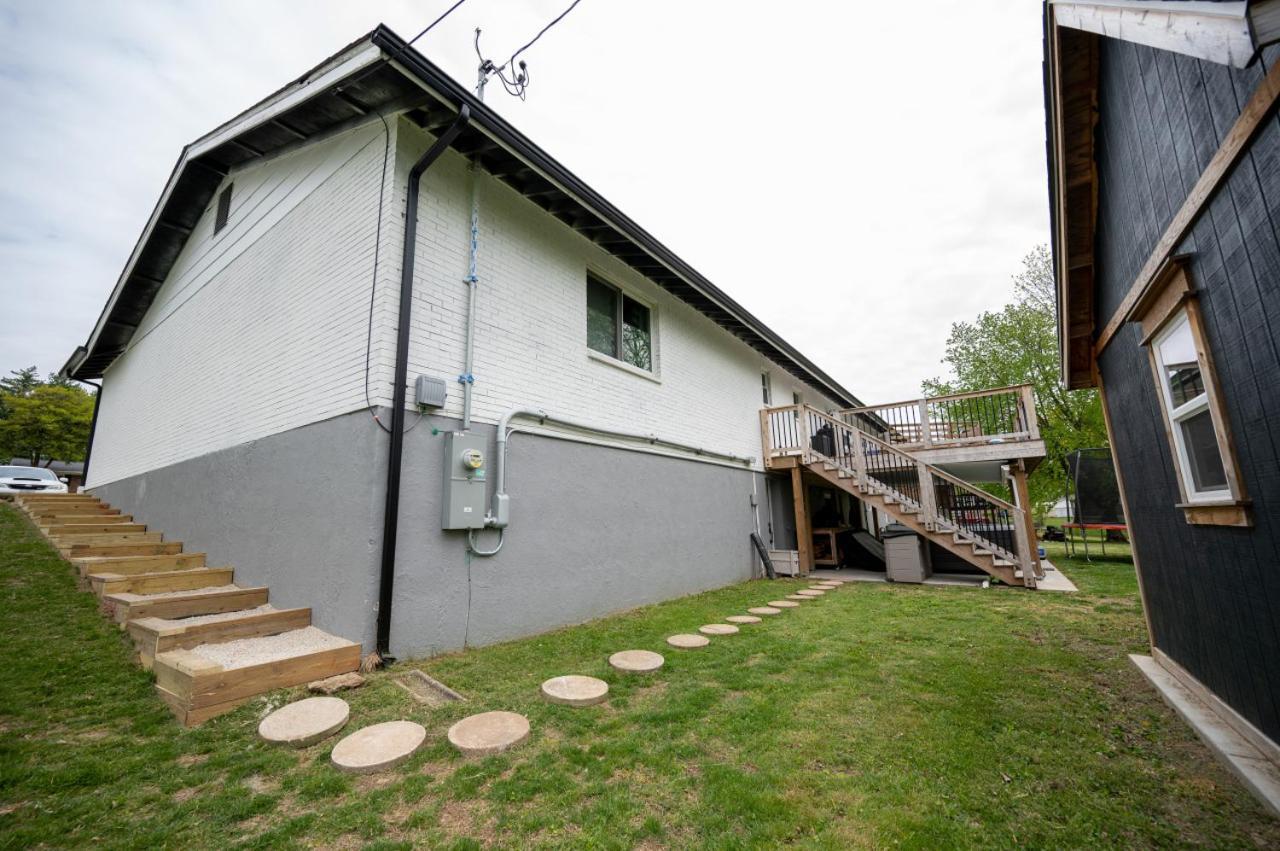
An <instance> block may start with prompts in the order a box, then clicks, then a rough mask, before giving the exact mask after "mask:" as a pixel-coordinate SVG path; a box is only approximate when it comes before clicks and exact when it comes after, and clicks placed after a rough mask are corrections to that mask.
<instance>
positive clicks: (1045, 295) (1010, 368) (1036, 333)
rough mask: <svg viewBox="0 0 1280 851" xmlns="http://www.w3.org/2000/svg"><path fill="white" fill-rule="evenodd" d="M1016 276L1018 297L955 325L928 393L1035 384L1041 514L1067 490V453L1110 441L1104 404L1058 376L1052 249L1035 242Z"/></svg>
mask: <svg viewBox="0 0 1280 851" xmlns="http://www.w3.org/2000/svg"><path fill="white" fill-rule="evenodd" d="M1022 265H1023V268H1022V271H1021V272H1020V273H1018V274H1017V275H1015V276H1014V278H1013V283H1014V293H1015V296H1016V298H1017V300H1016V301H1015V302H1013V303H1012V304H1007V305H1005V306H1004V308H1003V309H1001V310H999V311H997V312H984V313H982V314H981V315H979V316H978V318H977V319H976V320H974V321H973V322H957V323H955V324H954V325H952V326H951V334H950V336H949V337H948V338H947V349H946V352H947V353H946V357H944V358H943V363H945V364H947V365H948V366H949V367H950V370H951V373H952V376H953V377H951V378H950V379H946V380H944V379H941V378H933V379H929V380H927V381H925V382H924V384H923V389H924V392H925V393H926V394H927V395H930V396H935V395H945V394H948V393H964V392H968V391H971V390H985V389H987V388H990V387H1006V386H1009V385H1013V384H1032V385H1034V386H1035V392H1036V415H1037V417H1038V419H1039V421H1040V436H1041V437H1042V438H1044V443H1045V455H1046V457H1045V460H1044V461H1043V462H1042V463H1041V464H1040V466H1039V467H1037V468H1036V470H1035V472H1034V473H1032V474H1031V477H1030V478H1029V479H1028V482H1027V485H1028V490H1029V491H1030V495H1031V502H1032V505H1033V507H1034V509H1035V511H1036V512H1037V513H1043V512H1044V511H1046V510H1047V509H1048V508H1049V507H1050V506H1051V505H1052V504H1053V503H1054V502H1056V501H1057V500H1058V499H1059V498H1060V497H1062V496H1063V495H1064V494H1065V493H1066V483H1067V456H1068V455H1069V454H1070V453H1071V452H1073V451H1074V450H1076V449H1082V448H1085V447H1090V446H1106V445H1107V431H1106V426H1105V424H1104V421H1103V418H1102V403H1101V401H1100V400H1099V398H1098V394H1097V392H1096V391H1093V390H1067V389H1065V388H1064V387H1063V386H1062V384H1061V382H1060V381H1059V372H1058V370H1059V364H1058V337H1057V315H1056V308H1055V295H1056V290H1055V286H1054V277H1053V260H1052V257H1051V256H1050V254H1049V249H1048V248H1047V247H1045V246H1043V245H1040V246H1037V247H1036V248H1035V249H1034V250H1033V251H1032V252H1031V253H1030V254H1028V255H1027V256H1026V257H1024V258H1023V260H1022Z"/></svg>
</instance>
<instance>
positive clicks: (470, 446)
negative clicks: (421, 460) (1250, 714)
mask: <svg viewBox="0 0 1280 851" xmlns="http://www.w3.org/2000/svg"><path fill="white" fill-rule="evenodd" d="M487 450H488V441H487V440H486V439H485V437H484V436H483V435H479V434H468V433H466V432H462V431H449V432H445V435H444V493H443V494H442V499H441V502H442V504H443V512H444V518H443V527H442V528H445V529H483V528H484V502H485V499H484V498H485V472H486V469H487V467H488V458H487V457H486V452H487Z"/></svg>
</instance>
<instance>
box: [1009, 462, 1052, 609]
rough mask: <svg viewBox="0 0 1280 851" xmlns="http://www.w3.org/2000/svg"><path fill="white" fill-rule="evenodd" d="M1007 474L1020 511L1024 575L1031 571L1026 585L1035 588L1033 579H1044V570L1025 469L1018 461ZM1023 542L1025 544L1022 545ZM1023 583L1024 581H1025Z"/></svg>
mask: <svg viewBox="0 0 1280 851" xmlns="http://www.w3.org/2000/svg"><path fill="white" fill-rule="evenodd" d="M1009 472H1010V473H1012V474H1013V497H1014V502H1015V503H1017V506H1018V508H1020V509H1022V525H1021V528H1020V529H1019V530H1018V531H1019V534H1018V535H1017V539H1018V545H1019V546H1025V547H1026V550H1025V552H1026V558H1024V559H1023V561H1024V562H1026V563H1025V564H1024V565H1023V568H1022V569H1023V572H1024V574H1025V573H1026V572H1027V568H1028V567H1029V568H1030V569H1031V575H1032V577H1034V578H1033V579H1032V581H1031V582H1030V583H1028V584H1030V585H1031V587H1035V579H1040V578H1043V577H1044V568H1043V567H1041V566H1040V552H1039V549H1038V546H1039V542H1038V541H1037V540H1036V519H1035V517H1033V516H1032V514H1031V492H1030V491H1029V490H1028V489H1027V467H1026V465H1025V464H1024V463H1023V462H1022V459H1018V460H1017V461H1015V462H1014V463H1012V464H1010V465H1009ZM1024 542H1025V544H1024ZM1023 581H1026V580H1025V579H1024V580H1023Z"/></svg>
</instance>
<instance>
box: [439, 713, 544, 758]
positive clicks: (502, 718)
mask: <svg viewBox="0 0 1280 851" xmlns="http://www.w3.org/2000/svg"><path fill="white" fill-rule="evenodd" d="M527 738H529V719H528V718H525V717H524V716H523V715H520V714H517V713H515V712H481V713H480V714H479V715H472V716H470V717H467V718H463V719H462V720H461V721H459V722H458V723H457V724H454V725H453V726H452V727H450V728H449V744H451V745H453V746H454V747H455V748H457V749H458V750H460V751H462V753H463V754H464V755H465V756H488V755H489V754H495V753H502V752H503V751H505V750H506V749H507V748H514V747H515V746H516V745H518V744H520V743H521V742H523V741H524V740H525V739H527Z"/></svg>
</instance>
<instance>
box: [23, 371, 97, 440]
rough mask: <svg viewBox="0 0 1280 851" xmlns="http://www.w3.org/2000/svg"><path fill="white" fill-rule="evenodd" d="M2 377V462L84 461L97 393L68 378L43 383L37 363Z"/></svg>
mask: <svg viewBox="0 0 1280 851" xmlns="http://www.w3.org/2000/svg"><path fill="white" fill-rule="evenodd" d="M10 376H11V377H10V378H0V463H3V462H5V461H8V460H9V458H11V457H14V456H21V457H24V458H30V459H31V462H32V463H33V464H39V463H41V461H43V462H44V463H46V464H48V463H49V462H51V461H53V460H54V459H55V458H56V459H58V460H62V461H80V460H83V458H84V452H85V446H86V444H87V443H88V440H89V424H90V422H91V421H92V420H93V396H92V395H90V394H89V393H86V392H85V391H84V390H82V389H81V388H80V387H79V386H76V385H73V384H70V383H68V382H65V381H63V382H52V381H51V382H50V383H48V384H46V383H44V382H42V381H41V380H40V378H39V377H38V375H37V373H36V369H35V367H29V368H27V369H20V370H13V371H12V372H10Z"/></svg>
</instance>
